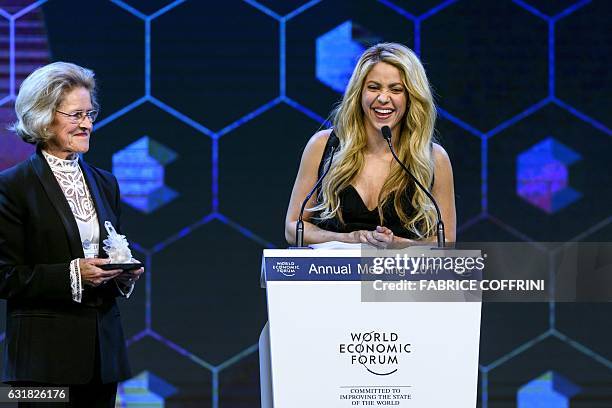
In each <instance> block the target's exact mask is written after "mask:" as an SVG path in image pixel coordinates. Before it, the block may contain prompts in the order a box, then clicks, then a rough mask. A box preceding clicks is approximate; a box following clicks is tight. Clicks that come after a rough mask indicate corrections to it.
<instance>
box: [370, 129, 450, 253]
mask: <svg viewBox="0 0 612 408" xmlns="http://www.w3.org/2000/svg"><path fill="white" fill-rule="evenodd" d="M380 131H381V132H382V137H383V138H384V139H385V140H386V141H387V144H388V145H389V149H391V154H392V155H393V158H394V159H395V161H396V162H398V164H399V165H400V166H401V167H402V169H404V171H405V172H406V173H408V175H409V176H410V178H412V180H414V182H415V183H416V185H417V186H419V188H420V189H421V190H423V192H424V193H425V195H426V196H427V197H428V198H429V199H430V200H431V202H432V203H433V205H434V207H435V208H436V215H437V217H438V224H437V228H436V235H437V238H438V248H444V246H445V241H446V240H445V237H444V223H443V222H442V213H441V212H440V207H438V203H437V202H436V200H435V199H434V197H433V195H432V194H431V193H430V192H429V190H427V189H426V188H425V187H424V186H423V185H422V184H421V183H420V182H419V180H417V178H416V177H415V176H414V174H412V173H411V172H410V170H408V168H406V166H404V163H402V162H401V160H400V159H399V157H397V154H395V150H394V149H393V144H392V143H391V129H390V128H389V126H383V127H382V128H381V129H380Z"/></svg>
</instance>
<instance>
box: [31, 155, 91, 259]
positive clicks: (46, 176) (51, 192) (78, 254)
mask: <svg viewBox="0 0 612 408" xmlns="http://www.w3.org/2000/svg"><path fill="white" fill-rule="evenodd" d="M30 164H31V166H32V168H33V169H34V173H36V176H38V178H39V179H40V182H41V184H42V186H43V189H44V190H45V192H46V193H47V196H48V197H49V200H50V201H51V203H52V204H53V206H54V207H55V210H56V211H57V214H58V215H59V217H60V219H61V220H62V223H63V224H64V228H65V229H66V236H67V238H68V242H69V243H70V252H71V254H72V257H73V259H76V258H84V257H85V254H84V253H83V246H82V243H81V235H80V234H79V227H78V226H77V223H76V220H75V219H74V215H73V214H72V210H71V209H70V206H69V205H68V201H67V200H66V197H65V196H64V192H63V191H62V189H61V187H60V186H59V184H58V182H57V180H56V179H55V176H54V175H53V172H52V171H51V167H49V163H47V160H46V159H45V158H44V157H43V155H42V152H41V150H40V149H36V153H35V154H33V155H32V156H31V157H30Z"/></svg>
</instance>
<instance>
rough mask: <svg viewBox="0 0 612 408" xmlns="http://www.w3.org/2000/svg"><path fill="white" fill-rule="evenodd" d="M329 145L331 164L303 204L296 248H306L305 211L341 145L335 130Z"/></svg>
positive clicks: (296, 237) (296, 226) (297, 226)
mask: <svg viewBox="0 0 612 408" xmlns="http://www.w3.org/2000/svg"><path fill="white" fill-rule="evenodd" d="M328 143H329V145H330V146H331V155H330V158H329V163H328V164H327V169H325V171H324V172H323V174H322V175H321V177H319V179H318V180H317V182H316V184H315V185H314V187H313V188H312V190H310V193H308V195H307V196H306V198H305V199H304V201H303V202H302V208H301V209H300V216H299V217H298V220H297V223H296V224H295V247H296V248H304V219H303V217H304V210H305V209H306V204H307V203H308V201H309V200H310V197H312V195H313V194H314V192H315V191H316V190H317V188H319V186H320V185H321V183H322V182H323V179H324V178H325V176H326V175H327V173H329V169H331V164H332V160H333V159H334V153H336V150H337V149H338V146H339V145H340V139H338V136H336V132H335V131H333V130H332V132H331V134H330V135H329V140H328Z"/></svg>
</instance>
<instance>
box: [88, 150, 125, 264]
mask: <svg viewBox="0 0 612 408" xmlns="http://www.w3.org/2000/svg"><path fill="white" fill-rule="evenodd" d="M79 164H80V165H81V170H83V174H84V175H85V182H86V183H87V187H89V193H90V194H91V198H92V200H93V202H94V206H95V208H96V214H97V215H98V225H99V226H100V249H99V251H98V257H99V258H108V255H107V254H106V252H105V251H104V250H103V247H104V244H103V242H102V241H104V240H105V239H106V237H107V235H108V234H107V232H106V228H105V227H104V221H111V218H110V217H109V213H110V210H109V208H108V203H107V201H106V200H105V199H104V197H103V196H102V194H101V193H100V188H99V186H98V183H96V179H95V177H94V175H93V171H92V170H91V167H89V165H88V164H87V163H85V162H84V161H83V160H82V159H79ZM115 227H117V226H115Z"/></svg>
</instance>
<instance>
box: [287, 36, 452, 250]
mask: <svg viewBox="0 0 612 408" xmlns="http://www.w3.org/2000/svg"><path fill="white" fill-rule="evenodd" d="M435 119H436V110H435V105H434V102H433V98H432V95H431V89H430V87H429V82H428V80H427V76H426V75H425V70H424V68H423V66H422V64H421V62H420V61H419V59H418V57H417V56H416V55H415V54H414V53H413V52H412V51H411V50H410V49H408V48H407V47H405V46H403V45H401V44H395V43H382V44H377V45H375V46H373V47H371V48H369V49H368V50H366V51H365V52H364V53H363V55H362V56H361V58H360V59H359V61H358V62H357V66H356V67H355V70H354V71H353V74H352V76H351V79H350V81H349V84H348V86H347V88H346V92H345V94H344V97H343V98H342V101H341V103H340V104H339V106H338V108H337V109H336V110H335V112H334V114H333V128H334V130H335V133H336V135H337V136H338V138H339V139H340V147H339V148H338V151H337V153H335V155H334V157H333V162H332V163H331V169H330V171H329V173H328V174H327V176H326V177H325V179H324V181H323V183H322V185H321V188H320V190H319V191H318V193H317V194H315V195H313V197H312V198H311V200H310V202H309V203H308V205H307V207H306V208H307V211H306V212H305V215H304V221H305V226H304V243H306V244H312V243H321V242H327V241H341V242H352V243H369V244H371V245H374V246H376V247H379V248H390V247H401V246H406V245H410V244H411V243H413V242H415V241H430V240H435V233H436V230H435V229H436V212H435V209H434V207H433V205H432V203H431V201H430V200H429V199H428V198H427V196H426V195H425V194H424V193H423V192H422V191H421V190H420V189H418V187H416V185H415V183H414V181H412V180H411V179H410V177H409V176H408V175H406V174H405V173H404V172H403V170H402V169H401V167H400V166H399V165H398V164H397V163H396V162H395V161H394V159H393V156H392V154H391V152H390V150H389V146H388V145H387V142H386V141H385V140H384V139H383V137H382V136H381V130H380V129H381V128H382V127H383V126H389V127H390V128H391V132H392V139H391V142H392V144H393V146H394V148H395V150H396V152H397V155H398V157H399V159H400V160H401V161H402V162H403V163H404V164H405V165H406V166H407V167H408V168H409V169H410V170H411V171H412V173H413V174H414V175H415V176H416V178H417V179H418V180H419V182H420V183H421V184H422V185H424V186H429V187H430V190H431V192H432V194H433V196H434V198H435V199H436V201H437V203H438V205H439V206H440V211H441V213H442V220H443V222H444V225H445V227H446V239H447V241H449V242H452V241H454V240H455V225H456V216H455V201H454V187H453V172H452V167H451V163H450V160H449V158H448V155H447V154H446V152H445V150H444V149H443V148H442V147H441V146H440V145H438V144H436V143H434V141H433V131H434V123H435ZM331 131H332V130H331V129H327V130H323V131H320V132H318V133H316V134H315V135H314V136H312V138H311V139H310V140H309V142H308V144H307V145H306V148H305V149H304V153H303V155H302V161H301V164H300V168H299V171H298V174H297V178H296V180H295V184H294V186H293V191H292V193H291V200H290V202H289V208H288V210H287V217H286V220H285V237H286V239H287V241H288V242H289V243H292V244H293V242H295V227H296V222H297V220H298V216H299V212H300V207H301V203H302V201H303V200H304V198H305V197H306V195H307V194H308V192H309V191H310V189H311V188H312V186H313V185H314V184H315V183H316V180H317V179H318V178H319V176H320V175H321V174H322V172H323V169H324V168H325V167H326V166H327V165H328V164H329V160H330V156H331V155H330V153H331V148H330V144H329V143H328V140H329V135H330V134H331Z"/></svg>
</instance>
